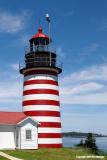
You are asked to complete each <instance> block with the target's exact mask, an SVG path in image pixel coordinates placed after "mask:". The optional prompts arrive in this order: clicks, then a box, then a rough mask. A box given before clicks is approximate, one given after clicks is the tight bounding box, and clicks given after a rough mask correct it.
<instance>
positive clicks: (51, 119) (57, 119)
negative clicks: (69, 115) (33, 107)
mask: <svg viewBox="0 0 107 160" xmlns="http://www.w3.org/2000/svg"><path fill="white" fill-rule="evenodd" d="M32 118H33V119H34V120H37V121H38V122H61V118H60V117H52V116H32Z"/></svg>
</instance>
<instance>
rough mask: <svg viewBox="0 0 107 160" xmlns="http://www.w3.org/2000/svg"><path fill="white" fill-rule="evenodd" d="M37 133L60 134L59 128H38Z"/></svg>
mask: <svg viewBox="0 0 107 160" xmlns="http://www.w3.org/2000/svg"><path fill="white" fill-rule="evenodd" d="M38 133H61V128H49V127H47V128H45V127H43V128H42V127H39V128H38Z"/></svg>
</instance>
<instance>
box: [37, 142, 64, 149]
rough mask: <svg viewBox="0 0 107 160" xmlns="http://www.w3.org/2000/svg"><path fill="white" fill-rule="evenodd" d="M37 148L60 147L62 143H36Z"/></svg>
mask: <svg viewBox="0 0 107 160" xmlns="http://www.w3.org/2000/svg"><path fill="white" fill-rule="evenodd" d="M38 147H39V148H62V147H63V145H62V143H61V144H38Z"/></svg>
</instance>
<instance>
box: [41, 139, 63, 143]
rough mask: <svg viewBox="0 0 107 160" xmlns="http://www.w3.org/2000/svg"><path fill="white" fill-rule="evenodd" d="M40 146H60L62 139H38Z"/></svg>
mask: <svg viewBox="0 0 107 160" xmlns="http://www.w3.org/2000/svg"><path fill="white" fill-rule="evenodd" d="M38 143H39V144H59V143H62V138H38Z"/></svg>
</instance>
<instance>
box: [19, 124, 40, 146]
mask: <svg viewBox="0 0 107 160" xmlns="http://www.w3.org/2000/svg"><path fill="white" fill-rule="evenodd" d="M26 130H31V131H32V139H31V140H26ZM37 137H38V133H37V126H36V125H35V124H33V123H31V122H30V121H29V122H26V124H23V125H22V126H21V127H20V129H19V142H18V144H19V145H18V148H20V149H37V148H38V139H37Z"/></svg>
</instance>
